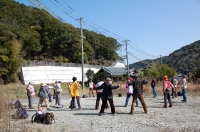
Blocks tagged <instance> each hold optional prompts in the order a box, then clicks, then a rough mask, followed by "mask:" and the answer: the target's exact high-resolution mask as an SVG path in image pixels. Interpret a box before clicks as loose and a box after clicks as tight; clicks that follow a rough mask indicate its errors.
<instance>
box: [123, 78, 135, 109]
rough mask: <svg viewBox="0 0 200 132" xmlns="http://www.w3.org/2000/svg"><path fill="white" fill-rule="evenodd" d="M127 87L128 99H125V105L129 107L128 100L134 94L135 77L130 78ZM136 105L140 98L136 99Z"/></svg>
mask: <svg viewBox="0 0 200 132" xmlns="http://www.w3.org/2000/svg"><path fill="white" fill-rule="evenodd" d="M126 89H127V91H126V92H127V95H126V101H125V105H124V107H127V105H128V101H129V99H130V97H131V96H133V92H134V91H133V78H131V77H130V78H129V79H128V81H127V83H126ZM135 106H136V107H138V100H136V105H135Z"/></svg>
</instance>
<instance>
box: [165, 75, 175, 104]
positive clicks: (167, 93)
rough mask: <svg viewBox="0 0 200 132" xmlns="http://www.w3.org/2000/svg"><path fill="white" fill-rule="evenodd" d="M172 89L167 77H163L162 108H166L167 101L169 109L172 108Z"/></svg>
mask: <svg viewBox="0 0 200 132" xmlns="http://www.w3.org/2000/svg"><path fill="white" fill-rule="evenodd" d="M171 87H172V88H174V86H173V85H172V83H171V82H170V81H169V80H168V77H167V76H164V77H163V95H164V103H165V104H164V106H163V108H167V100H168V101H169V107H172V101H171V98H170V89H171Z"/></svg>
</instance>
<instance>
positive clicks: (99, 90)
mask: <svg viewBox="0 0 200 132" xmlns="http://www.w3.org/2000/svg"><path fill="white" fill-rule="evenodd" d="M103 83H104V81H103V79H102V78H101V79H100V80H99V82H98V83H97V84H96V86H95V87H100V86H101V85H102V84H103ZM102 95H103V89H98V90H97V99H96V105H95V109H96V110H97V109H98V108H99V102H100V99H101V100H102ZM106 109H108V103H106Z"/></svg>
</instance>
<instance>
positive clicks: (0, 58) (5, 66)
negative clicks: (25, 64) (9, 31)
mask: <svg viewBox="0 0 200 132" xmlns="http://www.w3.org/2000/svg"><path fill="white" fill-rule="evenodd" d="M0 49H1V50H0V62H1V63H0V75H1V78H2V79H3V81H4V84H7V83H10V82H16V81H17V80H18V79H17V71H18V70H19V68H20V67H21V64H22V58H21V57H20V55H19V51H20V43H19V42H18V41H17V40H16V39H12V40H8V41H6V42H5V43H4V44H3V45H2V46H0Z"/></svg>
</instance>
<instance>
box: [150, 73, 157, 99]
mask: <svg viewBox="0 0 200 132" xmlns="http://www.w3.org/2000/svg"><path fill="white" fill-rule="evenodd" d="M151 78H152V80H151V88H152V91H153V97H154V98H155V97H157V92H156V79H155V78H154V76H152V77H151Z"/></svg>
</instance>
